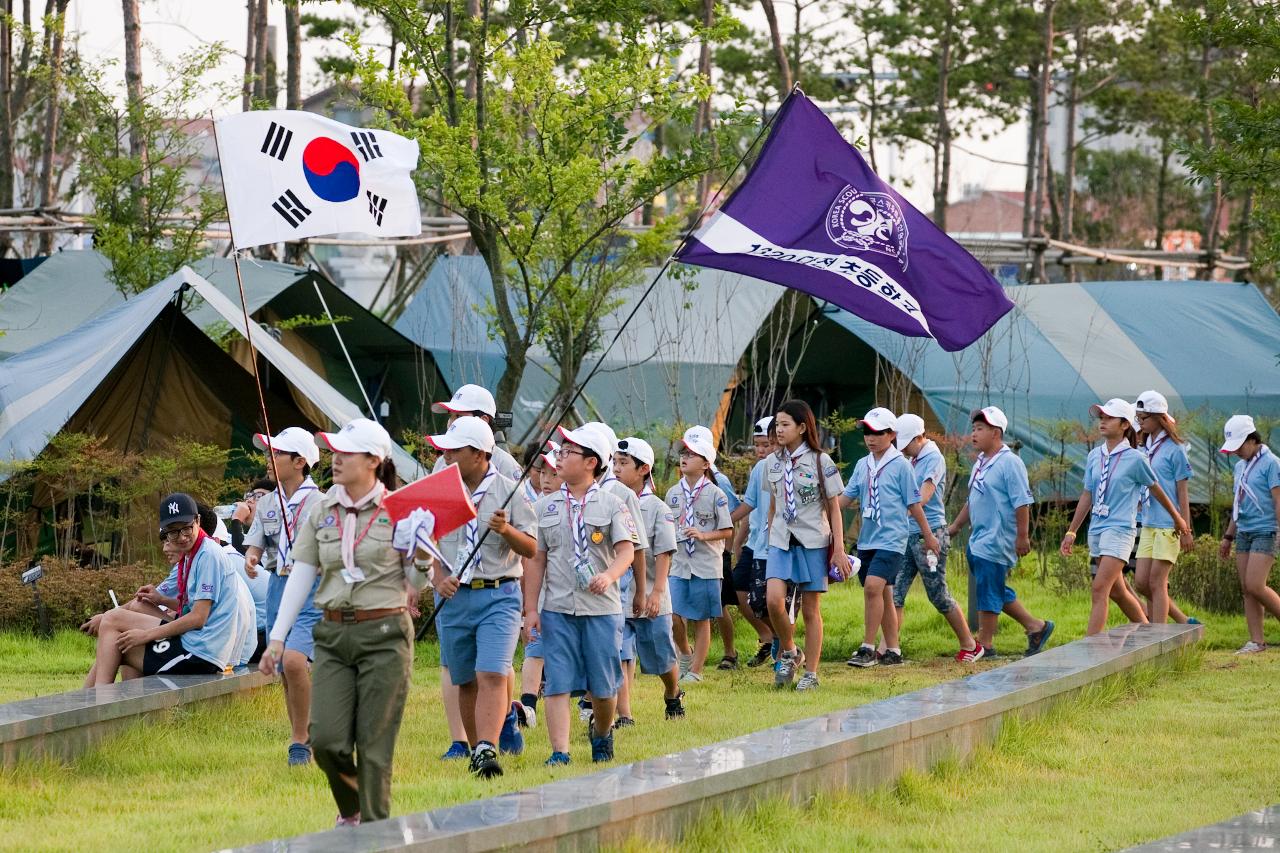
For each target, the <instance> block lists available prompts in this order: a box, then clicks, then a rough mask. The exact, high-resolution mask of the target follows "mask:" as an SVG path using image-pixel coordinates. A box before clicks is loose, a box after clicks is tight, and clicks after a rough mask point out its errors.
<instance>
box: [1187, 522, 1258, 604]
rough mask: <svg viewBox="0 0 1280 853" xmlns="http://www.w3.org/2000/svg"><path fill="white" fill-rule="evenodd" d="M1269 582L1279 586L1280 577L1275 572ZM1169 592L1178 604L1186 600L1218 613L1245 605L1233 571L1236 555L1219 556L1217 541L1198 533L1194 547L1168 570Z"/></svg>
mask: <svg viewBox="0 0 1280 853" xmlns="http://www.w3.org/2000/svg"><path fill="white" fill-rule="evenodd" d="M1270 586H1271V588H1272V589H1276V590H1280V578H1277V577H1276V575H1275V573H1274V572H1273V573H1272V576H1271V579H1270ZM1169 594H1170V595H1171V596H1173V600H1174V601H1177V602H1178V603H1179V604H1182V603H1187V602H1189V603H1191V604H1195V605H1197V606H1199V607H1203V608H1205V609H1206V610H1213V611H1217V612H1219V613H1239V612H1240V611H1241V609H1242V608H1243V606H1244V604H1243V601H1244V599H1243V596H1244V593H1243V591H1242V590H1241V589H1240V578H1239V576H1238V575H1237V574H1236V565H1235V556H1234V555H1232V557H1231V559H1229V560H1223V559H1221V558H1220V557H1219V556H1218V541H1217V540H1215V539H1214V538H1213V537H1212V536H1201V537H1200V538H1199V539H1197V540H1196V547H1195V549H1194V550H1193V551H1190V552H1188V553H1186V554H1183V555H1182V556H1181V557H1179V558H1178V563H1177V565H1175V566H1174V567H1173V571H1172V572H1170V573H1169Z"/></svg>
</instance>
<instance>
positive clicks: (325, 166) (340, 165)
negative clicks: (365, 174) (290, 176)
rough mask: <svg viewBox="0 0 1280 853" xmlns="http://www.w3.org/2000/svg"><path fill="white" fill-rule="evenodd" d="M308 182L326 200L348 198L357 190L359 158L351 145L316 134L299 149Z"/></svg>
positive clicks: (358, 183)
mask: <svg viewBox="0 0 1280 853" xmlns="http://www.w3.org/2000/svg"><path fill="white" fill-rule="evenodd" d="M302 174H304V175H306V177H307V186H309V187H311V191H312V192H313V193H315V194H316V195H317V196H319V197H320V198H322V199H324V200H325V201H333V202H341V201H350V200H351V199H353V198H355V197H356V196H357V195H358V194H359V193H360V161H359V160H357V159H356V155H355V154H354V153H352V151H351V149H350V148H348V147H347V146H345V145H343V144H342V143H341V142H338V141H337V140H336V139H330V138H329V137H327V136H317V137H316V138H315V139H313V140H311V141H310V142H308V143H307V147H306V148H304V149H302Z"/></svg>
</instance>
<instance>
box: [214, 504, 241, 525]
mask: <svg viewBox="0 0 1280 853" xmlns="http://www.w3.org/2000/svg"><path fill="white" fill-rule="evenodd" d="M213 512H214V514H215V515H217V516H218V518H220V519H222V520H223V521H230V520H231V517H232V516H234V515H235V514H236V505H235V504H218V505H217V506H215V507H214V508H213Z"/></svg>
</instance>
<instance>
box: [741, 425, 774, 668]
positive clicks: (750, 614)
mask: <svg viewBox="0 0 1280 853" xmlns="http://www.w3.org/2000/svg"><path fill="white" fill-rule="evenodd" d="M751 447H752V449H753V450H754V451H755V453H756V460H757V461H756V464H755V465H754V466H753V467H752V469H751V474H750V475H749V476H748V477H747V489H746V491H745V492H744V493H743V495H742V503H740V504H739V505H738V508H737V509H735V510H733V512H731V513H730V514H729V517H730V518H732V519H733V522H734V524H736V525H738V528H737V530H736V531H734V534H733V546H732V547H733V552H734V553H735V554H736V555H737V558H736V559H735V561H734V569H733V587H734V590H735V591H736V593H737V598H738V610H739V612H741V613H742V616H743V618H745V619H746V620H747V622H749V623H750V624H751V627H753V628H755V629H756V636H757V638H758V639H759V641H760V645H759V646H758V647H757V648H756V653H755V655H754V656H753V657H752V658H751V660H749V661H747V666H750V667H757V666H760V665H761V664H763V663H764V662H765V661H767V660H769V657H770V652H771V651H774V649H773V646H774V637H773V627H772V626H771V625H770V624H769V623H768V622H767V621H766V620H765V619H764V618H763V617H765V616H767V615H768V611H767V610H766V609H765V596H766V593H765V585H766V584H765V557H767V556H768V554H769V490H768V488H767V486H766V481H765V469H766V468H767V467H768V464H769V463H768V459H769V457H770V456H772V455H773V453H774V452H775V451H776V450H777V449H778V441H777V435H776V434H775V433H774V431H773V416H772V415H769V416H767V417H763V418H761V419H760V420H758V421H756V425H755V428H754V429H753V430H752V435H751ZM743 519H746V520H747V523H746V524H743V523H742V520H743ZM753 593H754V596H753ZM753 597H754V598H755V600H756V601H757V602H759V607H760V611H759V612H758V613H757V612H756V610H755V609H753V608H752V598H753Z"/></svg>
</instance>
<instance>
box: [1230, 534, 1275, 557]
mask: <svg viewBox="0 0 1280 853" xmlns="http://www.w3.org/2000/svg"><path fill="white" fill-rule="evenodd" d="M1236 553H1237V554H1271V555H1272V556H1275V553H1276V532H1275V531H1274V530H1262V531H1259V532H1257V533H1245V532H1243V531H1237V532H1236Z"/></svg>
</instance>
